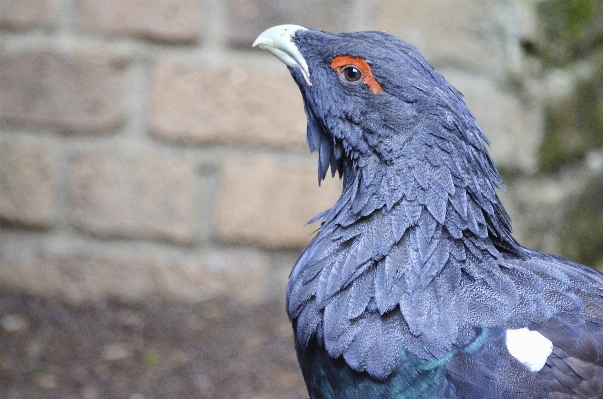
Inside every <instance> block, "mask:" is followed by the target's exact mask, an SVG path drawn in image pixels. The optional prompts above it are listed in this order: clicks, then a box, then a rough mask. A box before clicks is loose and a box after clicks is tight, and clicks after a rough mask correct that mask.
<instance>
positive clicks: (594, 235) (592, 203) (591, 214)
mask: <svg viewBox="0 0 603 399" xmlns="http://www.w3.org/2000/svg"><path fill="white" fill-rule="evenodd" d="M537 10H538V15H539V21H540V28H541V44H538V45H537V46H536V48H535V49H534V51H533V53H534V55H535V56H536V57H537V58H538V59H539V61H540V63H541V65H542V67H543V71H544V72H545V73H548V72H551V71H554V72H555V73H559V74H561V75H563V76H564V78H565V79H566V80H567V81H569V82H570V83H571V86H570V91H569V92H568V93H566V94H565V95H563V96H562V97H561V98H560V99H557V100H556V101H551V102H550V103H547V104H546V105H545V135H544V137H543V140H542V142H541V146H540V151H539V169H540V173H543V174H547V173H558V172H560V171H562V170H564V169H566V168H572V167H574V166H576V165H579V164H584V163H586V161H587V158H588V157H589V155H592V154H599V157H600V154H601V153H602V152H603V1H601V0H545V1H542V2H541V3H540V4H539V5H538V8H537ZM589 173H591V176H590V177H589V181H588V183H587V184H586V186H585V188H584V190H583V192H581V193H580V194H579V195H577V196H575V197H573V198H571V199H570V200H569V203H568V204H566V205H567V206H566V207H565V209H566V210H565V214H564V217H563V220H562V224H561V228H560V232H559V236H560V249H561V253H562V255H563V256H565V257H568V258H570V259H572V260H575V261H578V262H581V263H585V264H588V265H591V266H596V265H599V266H600V265H602V264H603V168H601V167H598V168H596V167H595V168H591V171H590V172H589Z"/></svg>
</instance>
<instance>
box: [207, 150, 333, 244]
mask: <svg viewBox="0 0 603 399" xmlns="http://www.w3.org/2000/svg"><path fill="white" fill-rule="evenodd" d="M316 176H317V174H316V169H315V167H309V166H306V165H294V164H289V163H286V162H281V161H278V160H275V159H268V158H265V159H229V160H227V161H226V162H225V163H224V166H223V169H222V182H221V187H220V192H219V194H218V201H217V209H216V221H215V226H216V235H217V236H218V237H219V238H220V239H221V240H223V241H226V242H231V243H238V242H243V243H251V244H258V245H261V246H264V247H267V248H301V247H303V246H305V245H306V244H307V243H308V242H309V240H310V238H311V237H312V236H313V234H312V232H313V231H314V230H315V229H316V228H317V227H318V226H317V225H316V224H314V225H310V226H305V224H306V223H307V222H308V221H309V220H310V219H311V218H312V217H314V216H316V215H317V214H318V213H320V212H322V211H324V210H326V209H328V208H330V207H331V206H333V205H334V204H335V202H336V200H337V199H338V198H339V195H340V194H341V182H340V181H339V180H338V179H337V180H336V179H331V178H327V179H326V180H325V181H324V182H323V183H322V187H321V188H319V187H318V185H317V184H316ZM304 226H305V228H304Z"/></svg>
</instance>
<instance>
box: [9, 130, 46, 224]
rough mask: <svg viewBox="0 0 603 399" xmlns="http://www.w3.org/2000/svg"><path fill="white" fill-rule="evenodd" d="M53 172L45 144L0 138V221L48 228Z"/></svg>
mask: <svg viewBox="0 0 603 399" xmlns="http://www.w3.org/2000/svg"><path fill="white" fill-rule="evenodd" d="M56 174H57V171H56V165H55V162H54V159H53V156H52V153H51V150H50V149H49V148H48V147H46V146H44V145H36V144H30V143H22V142H15V141H10V140H5V139H0V220H1V221H3V222H5V223H8V224H18V225H23V226H30V227H48V226H49V225H50V224H51V223H52V220H53V218H54V214H55V186H56Z"/></svg>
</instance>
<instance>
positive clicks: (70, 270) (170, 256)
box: [0, 235, 286, 304]
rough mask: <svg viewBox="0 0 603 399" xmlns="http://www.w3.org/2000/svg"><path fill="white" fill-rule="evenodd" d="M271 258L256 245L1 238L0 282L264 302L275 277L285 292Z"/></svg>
mask: <svg viewBox="0 0 603 399" xmlns="http://www.w3.org/2000/svg"><path fill="white" fill-rule="evenodd" d="M270 275H271V269H270V261H269V259H268V257H267V256H266V255H265V254H262V253H261V252H260V251H258V250H254V249H241V250H233V249H230V250H227V251H221V250H209V251H207V252H202V253H201V254H198V255H195V256H190V255H183V254H182V253H174V252H169V253H168V252H167V251H165V249H164V248H161V247H160V246H153V245H147V244H145V245H132V244H128V245H123V244H121V243H115V242H109V243H97V242H91V241H88V240H79V239H75V240H64V241H63V240H57V239H50V240H43V239H39V238H34V239H31V238H30V239H27V238H26V239H24V238H23V237H17V236H16V235H12V236H11V235H9V236H8V237H5V239H4V240H1V241H0V284H1V285H2V286H8V287H11V289H14V290H22V291H25V292H29V293H33V294H37V295H43V296H58V297H61V298H64V299H67V300H69V301H71V302H76V303H82V302H89V301H99V300H105V299H108V298H114V297H115V298H119V299H121V300H126V301H130V302H142V301H144V300H147V299H149V298H151V297H153V298H157V297H160V298H163V299H168V300H177V301H194V302H196V301H200V300H207V299H211V298H228V299H230V300H235V301H238V302H241V303H245V304H253V303H262V302H265V301H266V300H267V299H268V298H270V296H269V295H272V294H271V293H270V292H271V291H274V290H275V287H274V286H272V285H271V284H278V285H279V287H278V288H277V290H278V291H279V294H283V292H282V291H283V289H284V286H285V283H286V280H285V279H284V278H280V280H279V281H278V282H276V281H275V280H274V279H273V278H271V276H270Z"/></svg>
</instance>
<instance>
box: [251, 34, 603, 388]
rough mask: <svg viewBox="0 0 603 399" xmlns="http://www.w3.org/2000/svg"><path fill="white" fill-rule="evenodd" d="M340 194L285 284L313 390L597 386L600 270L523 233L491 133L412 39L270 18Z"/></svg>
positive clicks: (602, 335)
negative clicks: (515, 225) (542, 247)
mask: <svg viewBox="0 0 603 399" xmlns="http://www.w3.org/2000/svg"><path fill="white" fill-rule="evenodd" d="M253 46H254V47H255V46H258V47H259V48H261V49H264V50H267V51H268V52H270V53H272V54H273V55H274V56H276V57H277V58H278V59H279V60H280V61H282V62H283V63H284V64H285V65H286V66H287V67H288V69H289V71H290V73H291V76H292V78H293V80H294V81H295V83H296V84H297V86H298V87H299V90H300V92H301V96H302V99H303V105H304V110H305V114H306V117H307V143H308V146H309V148H310V150H311V151H313V152H314V151H318V180H319V183H320V182H321V181H322V180H323V179H325V178H326V175H327V173H328V172H329V169H330V172H331V175H332V176H335V175H336V174H338V175H339V177H340V178H341V179H342V181H343V184H342V186H343V187H342V192H341V196H340V198H339V199H338V200H337V201H336V203H335V204H334V205H333V206H332V207H331V208H329V209H327V210H326V211H324V212H322V213H321V214H319V215H318V216H316V217H315V218H314V219H313V220H312V221H319V222H320V227H319V228H318V230H317V232H316V235H315V236H314V237H313V239H312V240H311V241H310V243H309V244H308V245H307V247H306V248H305V249H304V250H303V251H302V253H301V255H300V256H299V258H298V260H297V261H296V263H295V265H294V266H293V269H292V271H291V274H290V276H289V282H288V284H287V289H286V306H287V313H288V316H289V318H290V320H291V323H292V327H293V339H294V345H295V350H296V354H297V359H298V363H299V366H300V368H301V372H302V374H303V377H304V380H305V384H306V387H307V390H308V394H309V396H310V398H312V399H331V398H363V399H367V398H382V399H385V398H441V399H452V398H462V399H486V398H487V399H503V398H504V399H508V398H520V399H521V398H530V399H541V398H542V399H544V398H565V399H569V398H603V275H602V274H601V273H599V272H597V271H596V270H594V269H592V268H589V267H587V266H584V265H581V264H578V263H574V262H571V261H569V260H567V259H563V258H561V257H558V256H554V255H548V254H544V253H541V252H538V251H535V250H532V249H529V248H527V247H524V246H522V245H521V244H520V243H519V242H518V241H517V240H516V239H515V238H514V237H513V234H512V229H511V220H510V217H509V215H508V213H507V212H506V210H505V208H504V207H503V205H502V203H501V201H500V199H499V197H498V194H497V191H496V190H497V189H501V188H503V187H504V186H503V181H502V179H501V177H500V174H499V173H498V171H497V169H496V167H495V166H494V162H493V160H492V159H491V157H490V156H489V154H488V151H487V145H489V144H488V140H487V138H486V136H485V134H484V133H483V132H482V130H481V129H480V127H479V126H478V124H477V122H476V120H475V118H474V116H473V115H472V114H471V112H470V111H469V110H468V108H467V106H466V104H465V102H464V100H463V97H462V94H461V93H460V92H459V91H458V90H456V89H455V88H454V87H453V86H452V85H450V84H449V83H448V82H447V81H446V80H445V78H444V77H443V76H442V75H440V74H439V73H438V72H436V71H435V69H434V68H433V67H432V66H431V65H430V64H429V63H428V62H427V61H426V59H425V58H424V57H423V56H422V55H421V53H420V52H419V51H418V50H417V48H415V47H413V46H412V45H410V44H408V43H407V42H405V41H403V40H401V39H399V38H397V37H395V36H392V35H389V34H387V33H385V32H379V31H363V32H344V33H338V34H335V33H329V32H326V31H321V30H314V29H306V28H304V27H301V26H298V25H279V26H275V27H272V28H269V29H267V30H266V31H264V32H263V33H261V34H260V35H259V36H258V37H257V39H256V41H255V42H254V43H253Z"/></svg>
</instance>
